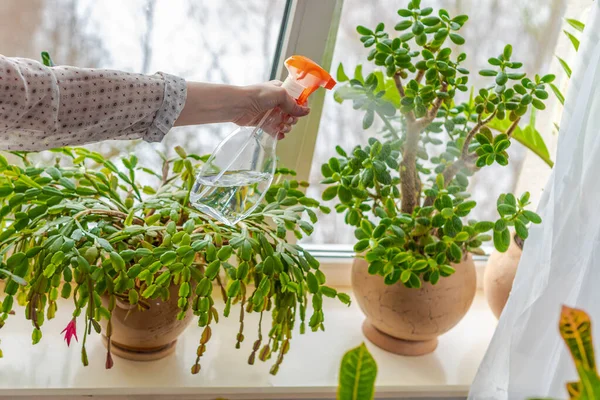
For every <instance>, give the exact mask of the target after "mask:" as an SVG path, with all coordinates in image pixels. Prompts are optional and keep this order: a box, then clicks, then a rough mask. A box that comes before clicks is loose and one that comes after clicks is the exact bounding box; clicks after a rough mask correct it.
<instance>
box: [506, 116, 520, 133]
mask: <svg viewBox="0 0 600 400" xmlns="http://www.w3.org/2000/svg"><path fill="white" fill-rule="evenodd" d="M519 121H521V117H519V118H517V119H515V120H514V121H513V123H512V124H510V126H509V127H508V129H507V130H506V132H504V133H506V135H508V137H509V138H510V137H512V134H513V133H514V131H515V129H517V126H518V125H519Z"/></svg>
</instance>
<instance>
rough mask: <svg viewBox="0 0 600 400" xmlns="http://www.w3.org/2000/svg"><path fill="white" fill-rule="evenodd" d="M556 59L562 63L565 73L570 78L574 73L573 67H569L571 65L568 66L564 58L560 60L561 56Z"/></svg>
mask: <svg viewBox="0 0 600 400" xmlns="http://www.w3.org/2000/svg"><path fill="white" fill-rule="evenodd" d="M556 58H557V59H558V62H559V63H560V65H561V66H562V68H563V69H564V70H565V73H566V74H567V76H568V77H569V78H570V77H571V73H572V71H571V67H569V64H567V62H566V61H565V60H563V59H562V58H560V57H559V56H556Z"/></svg>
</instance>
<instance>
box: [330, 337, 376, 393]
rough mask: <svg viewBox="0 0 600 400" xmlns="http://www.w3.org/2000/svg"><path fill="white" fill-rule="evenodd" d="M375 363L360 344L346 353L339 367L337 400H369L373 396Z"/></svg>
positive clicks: (363, 345)
mask: <svg viewBox="0 0 600 400" xmlns="http://www.w3.org/2000/svg"><path fill="white" fill-rule="evenodd" d="M375 378H377V363H376V362H375V359H373V356H372V355H371V354H370V353H369V350H367V346H365V344H364V343H362V344H361V345H360V346H358V347H356V348H354V349H352V350H350V351H348V352H347V353H346V354H344V357H343V358H342V363H341V366H340V375H339V384H338V392H337V399H338V400H371V399H373V396H374V395H375Z"/></svg>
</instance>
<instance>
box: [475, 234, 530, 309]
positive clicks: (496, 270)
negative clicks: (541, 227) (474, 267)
mask: <svg viewBox="0 0 600 400" xmlns="http://www.w3.org/2000/svg"><path fill="white" fill-rule="evenodd" d="M516 240H519V239H518V238H517V239H515V236H513V240H511V241H510V246H509V247H508V250H507V251H506V252H505V253H500V252H498V251H494V252H493V253H492V254H491V255H490V258H489V260H488V262H487V265H486V266H485V273H484V275H483V291H484V293H485V297H486V298H487V301H488V304H489V305H490V309H491V310H492V312H493V313H494V315H495V316H496V318H500V314H502V310H503V309H504V306H505V305H506V302H507V301H508V296H509V295H510V291H511V290H512V285H513V281H514V280H515V275H516V273H517V267H518V266H519V261H520V260H521V254H522V253H523V250H522V249H521V246H520V245H519V244H518V243H517V241H516Z"/></svg>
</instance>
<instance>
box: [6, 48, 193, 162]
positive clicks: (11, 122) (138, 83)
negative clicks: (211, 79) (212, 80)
mask: <svg viewBox="0 0 600 400" xmlns="http://www.w3.org/2000/svg"><path fill="white" fill-rule="evenodd" d="M0 78H2V80H1V81H0V82H3V83H2V84H1V88H2V90H0V103H2V105H3V107H2V109H1V110H0V148H1V149H3V150H27V151H38V150H45V149H49V148H53V147H57V146H72V145H77V144H86V143H91V142H97V141H101V140H108V139H144V140H146V141H160V140H162V138H163V136H164V135H165V134H166V133H167V132H168V130H169V129H170V128H171V127H172V126H173V123H174V121H175V120H176V118H177V117H178V116H179V113H180V110H181V109H182V108H183V104H184V102H185V90H186V88H185V81H184V80H183V79H181V78H178V77H174V76H171V75H167V74H162V75H159V74H157V75H153V76H147V75H140V74H131V73H126V72H121V71H111V70H102V69H87V68H74V67H54V68H49V67H46V66H43V65H42V64H40V63H38V62H36V61H33V60H27V59H19V58H7V57H3V56H0Z"/></svg>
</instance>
